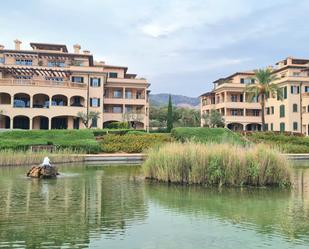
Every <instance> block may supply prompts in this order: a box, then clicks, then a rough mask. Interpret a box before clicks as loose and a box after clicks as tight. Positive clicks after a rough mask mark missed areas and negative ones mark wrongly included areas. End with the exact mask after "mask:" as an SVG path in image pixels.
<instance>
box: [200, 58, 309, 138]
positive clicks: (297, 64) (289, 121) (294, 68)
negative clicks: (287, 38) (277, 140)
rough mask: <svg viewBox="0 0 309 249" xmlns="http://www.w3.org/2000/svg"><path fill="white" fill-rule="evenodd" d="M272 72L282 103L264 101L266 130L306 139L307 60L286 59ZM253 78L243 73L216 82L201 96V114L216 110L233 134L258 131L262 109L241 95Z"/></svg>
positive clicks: (308, 117) (308, 108)
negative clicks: (238, 131) (301, 134)
mask: <svg viewBox="0 0 309 249" xmlns="http://www.w3.org/2000/svg"><path fill="white" fill-rule="evenodd" d="M271 68H272V72H273V74H275V75H276V78H277V80H276V81H275V83H276V84H278V86H279V87H280V89H281V91H282V95H283V99H281V100H279V99H278V98H277V96H270V98H269V99H268V100H267V102H266V107H265V122H266V127H265V128H266V129H267V130H271V131H288V132H295V133H303V134H306V135H309V74H308V72H309V60H307V59H296V58H292V57H288V58H286V59H284V60H282V61H279V62H278V63H276V65H275V66H274V67H271ZM253 76H254V72H253V71H252V72H242V73H235V74H233V75H230V76H228V77H226V78H222V79H219V80H217V81H215V82H214V89H213V91H211V92H208V93H205V94H203V95H201V96H200V100H201V114H204V113H208V112H209V111H210V110H211V109H215V110H218V111H219V112H220V113H221V114H222V115H223V117H224V119H225V124H226V127H228V128H230V129H232V130H260V129H261V117H260V115H261V107H260V105H259V103H258V100H257V99H254V100H253V102H252V101H249V99H248V98H247V96H246V93H245V92H244V89H245V87H246V84H251V83H254V79H253ZM201 125H202V126H203V125H204V123H203V120H202V122H201Z"/></svg>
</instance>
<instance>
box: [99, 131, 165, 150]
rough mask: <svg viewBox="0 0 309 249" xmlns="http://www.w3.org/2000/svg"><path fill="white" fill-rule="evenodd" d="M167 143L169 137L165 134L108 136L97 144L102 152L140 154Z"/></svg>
mask: <svg viewBox="0 0 309 249" xmlns="http://www.w3.org/2000/svg"><path fill="white" fill-rule="evenodd" d="M169 141H170V136H169V135H167V134H127V135H114V134H108V135H105V136H103V137H102V138H101V140H100V142H99V143H100V145H101V149H102V151H103V152H108V153H112V152H126V153H140V152H143V151H144V150H145V149H148V148H150V147H153V146H156V145H160V144H162V143H164V142H169Z"/></svg>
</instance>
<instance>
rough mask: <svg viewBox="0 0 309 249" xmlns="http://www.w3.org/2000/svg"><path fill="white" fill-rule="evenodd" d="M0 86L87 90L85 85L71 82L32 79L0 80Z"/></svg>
mask: <svg viewBox="0 0 309 249" xmlns="http://www.w3.org/2000/svg"><path fill="white" fill-rule="evenodd" d="M0 85H12V86H20V85H25V86H54V87H64V88H68V87H73V88H87V85H86V84H82V83H74V82H71V81H53V80H33V79H0Z"/></svg>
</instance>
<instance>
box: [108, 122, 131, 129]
mask: <svg viewBox="0 0 309 249" xmlns="http://www.w3.org/2000/svg"><path fill="white" fill-rule="evenodd" d="M106 128H107V129H129V123H128V122H111V123H109V124H108V125H107V127H106Z"/></svg>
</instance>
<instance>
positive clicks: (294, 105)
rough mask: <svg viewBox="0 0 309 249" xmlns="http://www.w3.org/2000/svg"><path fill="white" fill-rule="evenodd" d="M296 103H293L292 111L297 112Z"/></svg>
mask: <svg viewBox="0 0 309 249" xmlns="http://www.w3.org/2000/svg"><path fill="white" fill-rule="evenodd" d="M297 109H298V108H297V104H293V112H298V110H297Z"/></svg>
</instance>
